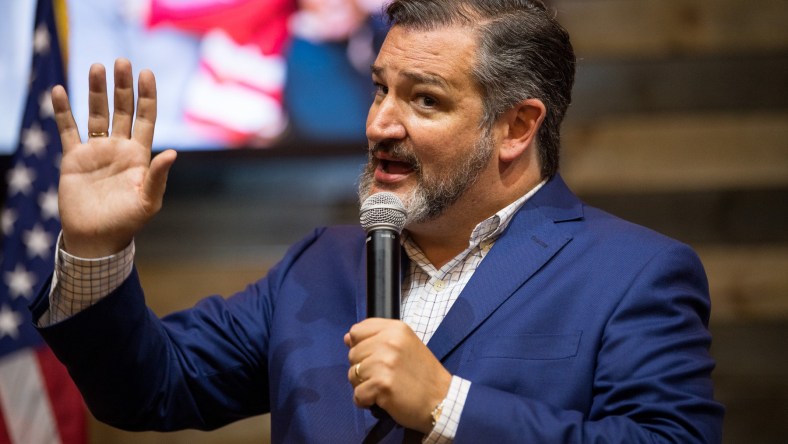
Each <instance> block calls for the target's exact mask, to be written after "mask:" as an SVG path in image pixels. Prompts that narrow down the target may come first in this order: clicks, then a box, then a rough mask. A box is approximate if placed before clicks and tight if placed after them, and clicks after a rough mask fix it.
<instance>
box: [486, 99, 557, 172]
mask: <svg viewBox="0 0 788 444" xmlns="http://www.w3.org/2000/svg"><path fill="white" fill-rule="evenodd" d="M546 114H547V108H546V107H545V106H544V103H542V101H541V100H539V99H526V100H523V101H522V102H520V103H518V104H517V105H515V106H514V107H512V108H511V109H510V110H509V111H507V112H506V113H504V115H503V116H501V118H502V119H504V122H503V123H505V125H506V129H505V134H504V138H503V140H502V143H501V147H500V150H499V152H498V157H499V159H500V160H501V161H502V162H512V161H514V160H515V159H517V158H518V157H520V156H522V155H523V153H525V152H526V151H527V149H528V147H530V146H532V145H534V143H535V142H536V136H537V134H538V132H539V128H540V127H541V126H542V121H544V118H545V115H546Z"/></svg>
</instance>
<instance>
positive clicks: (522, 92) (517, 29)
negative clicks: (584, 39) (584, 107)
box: [386, 0, 575, 178]
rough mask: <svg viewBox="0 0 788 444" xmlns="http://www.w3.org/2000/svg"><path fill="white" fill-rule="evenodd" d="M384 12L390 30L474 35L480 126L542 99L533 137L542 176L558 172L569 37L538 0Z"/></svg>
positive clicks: (424, 3)
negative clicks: (456, 30)
mask: <svg viewBox="0 0 788 444" xmlns="http://www.w3.org/2000/svg"><path fill="white" fill-rule="evenodd" d="M386 13H387V14H388V18H389V22H390V24H391V25H398V26H402V27H405V28H411V29H419V30H433V29H437V28H440V27H445V26H457V25H459V26H468V27H471V28H473V29H474V30H476V32H477V33H478V36H479V37H478V44H479V52H478V57H477V60H476V64H475V66H474V67H473V71H472V72H473V77H474V79H475V80H476V82H477V83H478V85H479V86H480V87H481V89H482V93H483V95H484V97H485V103H484V116H483V118H482V122H481V125H483V126H485V125H486V126H488V127H490V126H492V124H493V123H494V122H495V120H496V119H498V117H500V116H501V115H502V114H503V113H504V112H505V111H506V110H508V109H510V108H511V107H512V106H514V105H516V104H517V103H519V102H521V101H522V100H525V99H530V98H537V99H540V100H541V101H542V102H543V103H544V104H545V107H546V108H547V115H546V116H545V119H544V122H543V123H542V126H541V128H540V129H539V133H538V136H537V140H538V148H539V160H540V164H541V175H542V177H543V178H547V177H551V176H553V175H554V174H555V173H556V172H557V171H558V163H559V151H560V146H561V135H560V127H561V122H562V121H563V119H564V115H565V114H566V110H567V108H568V106H569V103H570V102H571V100H572V85H573V83H574V77H575V54H574V50H573V49H572V44H571V43H570V41H569V34H568V33H567V32H566V30H565V29H564V28H563V27H562V26H561V25H560V24H559V23H558V22H557V21H556V20H555V17H554V16H553V15H551V14H550V13H549V12H548V10H547V8H546V7H545V5H544V4H543V3H542V2H541V1H540V0H395V1H393V2H392V3H391V4H390V5H389V6H388V7H387V8H386Z"/></svg>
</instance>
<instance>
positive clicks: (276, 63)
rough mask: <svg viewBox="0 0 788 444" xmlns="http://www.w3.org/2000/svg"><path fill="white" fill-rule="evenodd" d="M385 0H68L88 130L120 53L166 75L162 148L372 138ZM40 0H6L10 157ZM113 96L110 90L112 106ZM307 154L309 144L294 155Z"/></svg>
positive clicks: (72, 61)
mask: <svg viewBox="0 0 788 444" xmlns="http://www.w3.org/2000/svg"><path fill="white" fill-rule="evenodd" d="M381 4H382V1H380V0H372V1H364V2H338V1H325V0H312V1H298V2H296V1H295V0H264V1H251V0H241V1H238V0H235V1H226V0H198V1H185V0H109V1H107V0H81V1H78V2H68V14H69V26H68V34H69V38H68V41H69V44H68V53H69V54H68V79H69V80H68V90H69V95H70V97H71V102H72V107H73V111H74V115H75V117H76V119H77V124H78V125H79V128H80V130H81V131H82V136H83V138H84V137H85V135H86V133H85V131H86V121H87V113H88V110H87V95H88V82H87V80H88V76H87V74H88V70H89V68H90V65H91V64H92V63H101V64H104V65H105V66H106V67H107V72H108V76H107V77H108V79H107V80H108V84H109V87H110V88H111V87H112V65H113V63H114V60H115V58H117V57H126V58H128V59H129V60H131V62H132V66H133V68H134V73H135V76H136V75H137V74H138V73H139V71H140V70H142V69H146V68H147V69H151V70H152V71H153V72H154V73H155V75H156V78H157V88H158V97H159V104H158V122H157V127H156V137H155V140H154V143H155V147H154V148H155V149H163V148H176V149H178V150H180V151H192V150H194V151H197V150H201V151H205V150H227V149H234V148H251V149H255V148H268V147H281V148H283V149H285V148H286V149H288V150H296V151H297V150H298V147H299V146H301V147H307V146H308V147H309V148H308V149H310V150H323V151H328V153H325V154H330V151H331V150H336V151H338V152H341V151H342V150H353V151H354V152H361V148H362V147H363V146H364V145H365V142H364V141H365V138H364V121H365V119H366V112H367V109H368V106H369V103H370V101H371V98H372V94H373V89H372V84H371V81H370V80H369V79H370V77H369V65H370V64H371V63H372V61H373V59H374V54H375V53H376V51H377V48H378V47H379V45H380V43H381V42H382V38H383V36H384V34H385V25H384V24H383V22H382V21H381V19H380V16H379V14H377V13H378V12H379V11H380V8H381ZM34 7H35V2H34V1H33V0H24V1H13V2H1V3H0V16H2V17H4V20H3V21H4V26H2V27H0V37H2V38H0V82H2V84H3V85H4V87H3V88H2V89H0V109H3V110H4V111H5V112H4V114H5V118H4V119H2V120H1V121H0V154H10V153H11V152H12V150H13V149H14V147H15V146H16V143H17V139H18V132H19V123H20V115H21V112H22V107H23V105H24V104H23V100H24V98H25V94H26V92H27V79H28V76H29V70H30V67H29V65H30V55H31V53H32V51H31V46H32V40H31V38H30V35H31V34H32V24H33V11H34ZM111 107H112V96H111V95H110V108H111ZM293 154H298V153H293Z"/></svg>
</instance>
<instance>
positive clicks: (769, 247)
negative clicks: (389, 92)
mask: <svg viewBox="0 0 788 444" xmlns="http://www.w3.org/2000/svg"><path fill="white" fill-rule="evenodd" d="M552 5H553V6H554V7H555V8H556V9H557V10H558V17H559V19H560V20H561V21H562V23H564V25H565V26H566V27H567V29H568V30H569V31H570V33H571V34H572V37H573V41H574V43H575V46H576V51H577V53H578V56H579V66H578V79H577V84H576V88H575V92H574V103H573V105H572V107H571V110H570V112H569V115H568V118H567V122H566V124H565V127H564V130H565V132H564V134H565V136H564V144H565V150H564V153H563V159H562V162H563V174H564V177H565V178H566V180H567V182H569V183H570V185H571V186H572V187H573V188H574V189H575V190H576V191H577V192H578V193H579V194H580V195H581V196H582V197H583V198H584V199H586V200H587V201H588V202H589V203H592V204H594V205H597V206H600V207H602V208H605V209H607V210H608V211H611V212H613V213H615V214H618V215H620V216H622V217H625V218H627V219H630V220H633V221H635V222H638V223H641V224H643V225H646V226H649V227H652V228H654V229H656V230H658V231H661V232H664V233H666V234H668V235H670V236H672V237H675V238H678V239H681V240H683V241H685V242H687V243H689V244H691V245H692V246H693V247H695V248H696V249H697V251H698V252H699V254H700V255H701V258H702V259H703V261H704V264H705V265H706V268H707V271H708V275H709V281H710V287H711V292H712V299H713V318H712V325H711V328H712V332H713V334H714V346H713V353H714V356H715V358H716V359H717V360H718V367H717V369H716V370H715V381H716V392H717V395H716V396H717V397H718V399H720V400H721V401H723V402H724V403H725V404H726V406H727V408H728V415H727V418H726V423H725V442H726V443H730V444H736V443H748V444H749V443H776V442H784V440H785V437H786V436H788V426H787V424H788V382H786V377H788V353H786V351H787V350H788V347H786V345H788V341H786V338H787V337H788V229H787V228H786V227H788V26H786V23H788V2H787V1H785V0H759V1H757V2H753V1H747V0H715V1H711V0H553V1H552ZM184 161H185V162H184ZM179 162H181V165H180V166H179V167H178V168H180V170H178V169H177V168H176V171H175V172H174V177H173V178H172V179H171V186H170V190H169V194H168V198H167V202H166V205H165V209H164V211H163V212H162V214H161V215H160V216H159V217H158V218H157V220H156V222H155V223H154V224H152V225H151V226H150V227H149V228H148V229H146V231H145V233H143V234H142V235H141V236H140V237H139V239H138V250H139V261H138V263H139V266H140V269H141V272H142V276H143V280H144V283H145V285H146V287H147V288H148V290H149V294H150V295H166V297H164V298H162V297H156V296H153V297H151V299H150V303H151V305H152V306H153V308H154V309H155V310H156V311H157V312H159V313H166V312H169V311H172V310H174V309H178V308H181V307H185V306H188V305H190V304H191V303H192V302H193V298H194V297H195V295H204V294H209V293H214V292H215V293H221V294H227V293H230V292H231V291H234V290H237V289H240V288H242V286H243V285H244V284H245V283H246V282H248V281H250V280H252V279H255V278H256V277H258V276H260V275H261V273H262V271H263V270H264V269H265V268H266V267H267V266H268V265H270V263H272V262H273V261H274V260H275V258H276V257H277V256H278V255H279V254H281V252H282V249H283V248H284V245H286V244H287V243H289V242H290V241H292V240H293V239H295V238H298V237H300V236H301V235H302V234H303V233H305V232H306V231H307V230H308V229H309V227H310V226H312V225H313V224H325V223H327V221H336V222H349V223H354V221H355V218H356V216H355V211H356V209H355V206H354V205H355V204H354V203H353V202H352V196H351V197H349V198H348V199H344V200H342V199H340V200H339V201H335V202H329V203H328V204H326V203H325V202H323V203H320V202H314V201H296V203H295V204H293V202H292V201H290V202H283V201H282V200H280V199H279V200H278V199H277V198H276V196H266V195H265V194H266V192H265V191H264V190H266V189H268V188H272V187H273V188H277V189H281V188H279V187H282V186H284V187H287V186H290V185H293V183H289V182H283V183H279V184H269V183H259V182H258V183H257V185H258V187H257V188H254V187H250V188H254V191H249V192H248V193H247V194H246V195H244V194H243V193H242V192H238V191H239V189H238V188H233V187H232V186H228V185H227V183H226V182H225V181H223V178H222V174H223V173H222V172H220V171H219V170H217V169H216V168H217V167H216V166H214V165H210V162H207V164H206V163H200V162H196V163H192V164H191V169H190V167H189V160H188V159H182V160H179ZM184 163H185V165H183V164H184ZM195 165H196V166H195ZM243 168H246V169H247V170H244V171H252V173H251V174H252V175H254V174H257V176H265V175H266V174H268V173H261V172H259V171H258V170H255V169H254V168H253V167H250V166H249V165H243ZM250 168H251V169H250ZM230 169H232V170H233V173H232V174H230V173H229V172H226V171H225V172H224V174H226V175H227V176H228V177H229V176H232V177H233V178H235V179H233V180H237V177H238V174H239V171H240V169H241V166H240V165H235V166H234V167H231V168H230ZM206 173H207V174H206ZM194 177H198V179H195V178H194ZM206 177H210V178H212V179H211V181H210V182H208V184H207V185H206V184H205V178H206ZM320 177H323V176H320ZM224 179H227V178H226V177H225V178H224ZM302 179H303V177H302ZM350 180H351V181H352V180H353V178H352V177H351V178H350ZM307 182H308V181H307ZM283 184H284V185H283ZM299 184H300V185H301V186H303V183H302V182H299ZM246 185H248V184H246ZM313 185H314V189H318V188H321V187H324V186H325V182H323V183H322V184H313ZM306 186H307V187H308V186H309V183H307V185H306ZM261 190H262V191H261ZM351 190H352V188H351ZM230 191H233V192H234V193H233V194H232V196H231V193H230ZM261 193H262V194H261ZM268 194H271V193H270V192H269V193H268ZM348 194H352V191H351V192H349V193H348ZM280 197H281V196H280ZM266 233H267V234H266ZM206 255H207V256H208V257H209V259H205V258H204V256H206ZM265 436H267V419H266V418H265V417H264V418H262V419H261V418H255V419H252V420H248V421H245V422H242V423H239V424H235V425H233V426H230V427H227V428H224V429H221V430H219V431H215V432H211V433H203V432H178V433H170V434H158V433H143V434H132V433H124V432H119V431H116V430H113V429H111V428H109V427H106V426H102V425H98V424H96V423H93V424H92V441H93V442H94V443H108V442H113V443H132V442H134V443H140V442H147V443H164V442H166V443H180V442H182V443H187V442H188V443H189V444H198V443H219V442H233V443H245V442H250V443H251V442H255V443H259V442H262V441H263V439H264V437H265ZM261 437H263V438H261Z"/></svg>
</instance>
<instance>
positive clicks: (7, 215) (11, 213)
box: [3, 208, 19, 236]
mask: <svg viewBox="0 0 788 444" xmlns="http://www.w3.org/2000/svg"><path fill="white" fill-rule="evenodd" d="M18 218H19V215H18V214H16V211H15V210H12V209H11V208H6V209H5V210H3V234H4V235H6V236H8V235H9V234H11V233H13V231H14V224H15V223H16V220H17V219H18Z"/></svg>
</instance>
